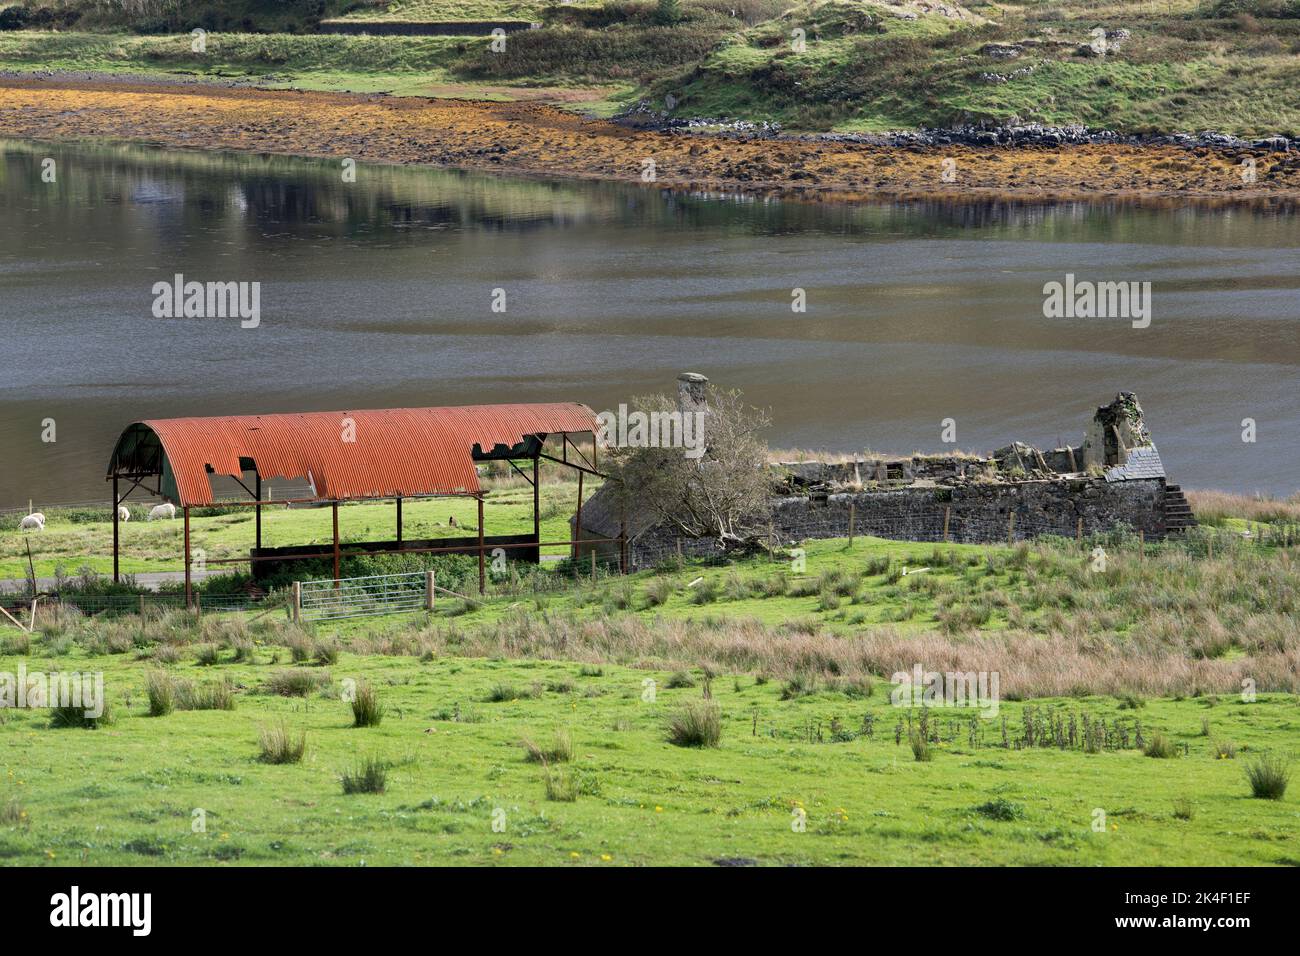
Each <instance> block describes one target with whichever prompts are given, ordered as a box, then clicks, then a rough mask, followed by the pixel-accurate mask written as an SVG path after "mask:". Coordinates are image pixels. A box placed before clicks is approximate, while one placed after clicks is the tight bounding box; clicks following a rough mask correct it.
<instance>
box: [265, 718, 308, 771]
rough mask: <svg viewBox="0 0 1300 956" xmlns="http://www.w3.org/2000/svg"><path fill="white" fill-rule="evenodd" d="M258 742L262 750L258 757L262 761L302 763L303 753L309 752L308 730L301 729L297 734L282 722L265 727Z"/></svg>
mask: <svg viewBox="0 0 1300 956" xmlns="http://www.w3.org/2000/svg"><path fill="white" fill-rule="evenodd" d="M258 744H259V746H260V747H261V751H262V752H261V754H260V755H259V756H258V758H257V759H258V760H260V761H262V763H272V764H285V763H301V762H302V757H303V754H305V753H306V752H307V731H305V730H300V731H298V732H297V733H296V734H295V733H294V732H292V731H291V730H289V728H288V727H286V726H285V725H284V723H283V722H281V723H279V724H276V725H274V726H272V727H265V728H263V729H262V732H261V734H260V735H259V736H258Z"/></svg>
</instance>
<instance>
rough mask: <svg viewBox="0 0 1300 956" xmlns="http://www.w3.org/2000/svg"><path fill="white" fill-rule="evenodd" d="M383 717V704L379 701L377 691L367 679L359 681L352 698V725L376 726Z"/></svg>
mask: <svg viewBox="0 0 1300 956" xmlns="http://www.w3.org/2000/svg"><path fill="white" fill-rule="evenodd" d="M383 719H384V705H383V704H381V703H380V702H379V693H378V692H377V691H376V690H375V688H374V687H373V686H372V685H371V684H370V683H368V682H367V681H359V682H358V683H357V690H356V694H355V695H354V696H353V698H352V726H353V727H378V726H379V724H380V723H381V722H382V721H383Z"/></svg>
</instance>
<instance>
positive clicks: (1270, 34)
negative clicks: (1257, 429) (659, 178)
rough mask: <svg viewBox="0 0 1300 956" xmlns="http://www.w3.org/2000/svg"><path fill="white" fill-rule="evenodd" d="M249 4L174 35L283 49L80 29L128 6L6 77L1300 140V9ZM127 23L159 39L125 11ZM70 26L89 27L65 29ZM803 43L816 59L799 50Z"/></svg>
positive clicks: (717, 2)
mask: <svg viewBox="0 0 1300 956" xmlns="http://www.w3.org/2000/svg"><path fill="white" fill-rule="evenodd" d="M247 2H248V3H249V4H250V7H249V8H248V10H247V11H245V13H243V14H239V15H238V16H236V15H235V13H231V14H230V15H229V16H223V17H218V18H215V19H213V18H209V19H208V20H203V16H202V15H201V14H200V12H199V8H197V7H196V8H194V9H193V11H192V12H189V13H185V14H182V15H177V17H176V18H174V19H175V23H174V24H171V25H168V26H166V30H167V31H171V32H175V33H179V34H187V32H188V28H189V25H206V26H207V28H209V29H212V30H221V31H228V30H231V29H233V30H263V31H266V30H269V31H271V32H272V34H274V35H271V36H265V37H255V36H248V35H239V34H228V33H221V34H220V35H215V36H212V37H210V38H209V53H208V54H207V55H204V56H196V55H192V54H190V52H189V44H188V40H187V39H186V38H185V37H184V36H181V37H175V36H173V37H167V36H153V37H149V38H146V39H141V38H138V37H136V38H131V37H124V36H120V35H118V36H111V37H105V36H103V35H95V34H93V33H88V32H84V31H85V30H86V29H87V28H88V27H93V28H95V29H104V28H107V27H111V26H113V25H114V23H115V21H113V17H112V11H113V9H114V8H112V7H108V8H104V7H98V6H96V7H94V8H93V9H94V10H95V11H97V12H95V13H94V14H93V15H92V14H91V13H90V12H87V13H86V14H85V16H84V17H82V18H81V19H76V20H74V21H73V22H72V23H71V24H68V23H63V24H61V25H62V26H63V28H64V32H61V33H60V34H58V35H52V34H48V33H42V32H40V31H32V30H28V31H21V32H16V33H15V32H10V33H4V32H0V66H4V67H8V68H29V69H30V68H49V67H56V68H75V67H82V68H94V69H110V70H113V69H115V70H123V71H144V72H155V73H165V72H169V71H174V72H187V73H188V72H192V73H198V74H203V75H218V76H228V75H236V76H248V77H252V78H261V77H263V76H265V75H266V74H272V78H271V82H275V83H279V84H286V85H296V86H302V87H304V88H326V89H330V88H348V89H355V90H380V89H382V90H389V91H393V92H398V93H438V92H443V91H441V90H440V89H439V86H440V85H445V84H453V85H455V90H454V92H455V93H456V94H457V95H474V94H475V92H476V91H478V92H479V94H480V95H484V94H487V95H493V96H500V95H509V93H508V92H507V93H505V94H503V93H502V92H501V88H502V87H505V88H507V90H508V88H510V87H515V88H526V87H530V86H532V87H536V86H547V87H556V88H564V87H566V86H590V85H592V84H603V85H606V86H607V87H608V89H607V90H606V91H605V95H604V102H603V104H602V107H601V109H602V110H603V111H604V112H608V111H609V110H611V109H612V108H614V106H615V105H628V104H630V103H632V102H635V101H636V100H637V99H639V98H644V99H646V100H647V101H648V102H649V104H650V105H651V106H653V107H655V108H661V107H662V108H664V110H665V112H667V113H669V114H671V115H674V116H678V117H715V118H741V119H746V120H755V121H757V120H765V121H773V122H779V123H781V124H783V125H784V126H786V127H787V128H790V129H804V130H841V131H875V130H888V129H903V128H912V127H916V126H947V125H953V124H958V123H965V122H974V121H994V122H1015V121H1025V122H1042V123H1047V124H1058V125H1063V124H1076V123H1077V124H1085V125H1089V126H1093V127H1107V128H1111V129H1116V130H1119V131H1122V132H1144V131H1176V130H1200V129H1216V130H1221V131H1225V132H1231V133H1236V134H1240V135H1248V136H1249V135H1263V134H1272V133H1278V132H1282V133H1288V134H1296V133H1297V132H1300V101H1298V100H1297V99H1296V97H1295V96H1294V95H1293V91H1294V90H1295V89H1296V88H1297V86H1300V7H1297V5H1296V4H1295V3H1293V2H1289V0H1168V2H1156V3H1153V2H1150V0H1109V2H1103V3H1100V4H1095V3H1077V2H1069V0H1039V2H1025V3H1014V4H1013V3H1002V4H994V3H978V2H976V3H969V4H966V5H965V6H959V5H957V4H940V3H935V2H930V0H810V2H805V3H795V4H791V3H788V2H787V0H744V2H739V0H737V2H732V0H682V2H681V3H680V4H678V5H671V4H670V5H668V6H665V7H661V6H660V5H658V4H655V3H650V2H648V0H611V2H608V3H605V4H603V5H595V4H582V5H562V4H550V5H543V4H533V3H531V2H528V0H458V2H454V3H450V4H432V3H428V2H425V0H409V2H407V3H397V2H394V3H389V4H386V5H385V4H368V5H354V6H340V7H337V8H336V7H333V6H330V5H328V4H320V3H318V4H316V5H315V6H314V7H311V9H312V10H317V9H319V10H321V11H324V13H323V14H322V15H338V14H344V15H346V16H348V17H353V18H381V19H382V18H388V19H410V20H418V19H422V18H432V19H438V20H446V19H476V20H477V19H489V18H492V17H501V18H518V17H527V18H529V19H535V20H537V21H539V22H542V23H543V24H544V28H543V29H541V30H535V31H526V32H524V33H518V34H514V35H512V36H511V37H510V38H509V39H508V42H507V45H506V49H505V51H504V52H492V51H490V50H489V49H488V48H487V43H486V38H485V37H463V38H447V37H315V36H301V35H289V34H288V33H286V32H285V31H292V33H302V32H303V31H304V30H307V29H310V24H307V25H305V26H304V25H302V24H298V25H289V26H286V25H285V24H284V23H281V22H280V21H277V20H275V19H273V18H267V17H263V16H262V15H261V14H259V13H258V10H260V9H261V8H260V7H258V6H257V5H256V4H255V3H254V0H247ZM29 6H32V5H31V4H27V5H24V7H29ZM674 6H675V9H674ZM60 9H65V10H66V9H67V8H66V7H60ZM74 9H79V8H75V6H74ZM203 9H206V8H203ZM275 9H276V10H280V11H281V13H283V10H282V8H280V7H278V6H277V7H276V8H275ZM295 9H296V8H295ZM231 10H234V8H233V7H232V8H231ZM3 18H4V14H0V22H3ZM182 21H184V22H182ZM191 21H193V23H191ZM200 21H202V22H200ZM9 25H10V26H14V25H21V23H20V22H17V21H15V22H14V23H10V24H9ZM116 25H117V27H118V28H121V27H126V28H128V29H135V30H137V31H139V30H142V29H145V28H144V27H143V26H142V25H141V24H140V23H137V22H135V21H134V20H131V19H130V18H127V17H119V21H116ZM69 26H70V27H72V28H73V29H76V30H80V31H83V32H79V33H70V32H67V28H68V27H69ZM799 31H802V32H799ZM1098 31H1100V32H1098ZM148 32H158V30H156V29H154V28H153V27H150V28H149V29H148ZM1099 37H1100V38H1103V39H1099ZM800 39H801V40H802V41H804V44H805V45H803V46H797V44H796V40H800ZM554 95H555V97H556V98H558V99H563V98H565V97H564V96H563V94H562V93H560V92H559V91H558V90H557V92H556V93H555V94H554ZM669 97H671V99H669ZM598 98H600V97H595V96H592V97H579V99H582V100H594V99H598ZM568 99H569V100H570V101H572V100H573V99H574V98H573V97H568ZM669 104H671V108H668V105H669Z"/></svg>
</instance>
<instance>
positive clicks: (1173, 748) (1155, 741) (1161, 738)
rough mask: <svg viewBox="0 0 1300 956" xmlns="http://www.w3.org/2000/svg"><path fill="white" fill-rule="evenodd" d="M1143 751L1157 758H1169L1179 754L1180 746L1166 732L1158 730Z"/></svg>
mask: <svg viewBox="0 0 1300 956" xmlns="http://www.w3.org/2000/svg"><path fill="white" fill-rule="evenodd" d="M1142 752H1143V753H1144V754H1146V755H1147V756H1148V757H1154V758H1156V759H1157V760H1169V759H1170V758H1172V757H1177V756H1178V746H1177V745H1176V744H1175V743H1174V742H1173V741H1172V740H1170V739H1169V738H1168V737H1166V736H1165V735H1164V734H1162V733H1160V732H1159V731H1157V732H1156V733H1154V734H1152V735H1151V739H1150V740H1148V741H1147V745H1146V746H1145V747H1143V748H1142Z"/></svg>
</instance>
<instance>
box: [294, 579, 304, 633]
mask: <svg viewBox="0 0 1300 956" xmlns="http://www.w3.org/2000/svg"><path fill="white" fill-rule="evenodd" d="M301 621H302V582H301V581H294V582H293V623H295V624H298V623H299V622H301Z"/></svg>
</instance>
